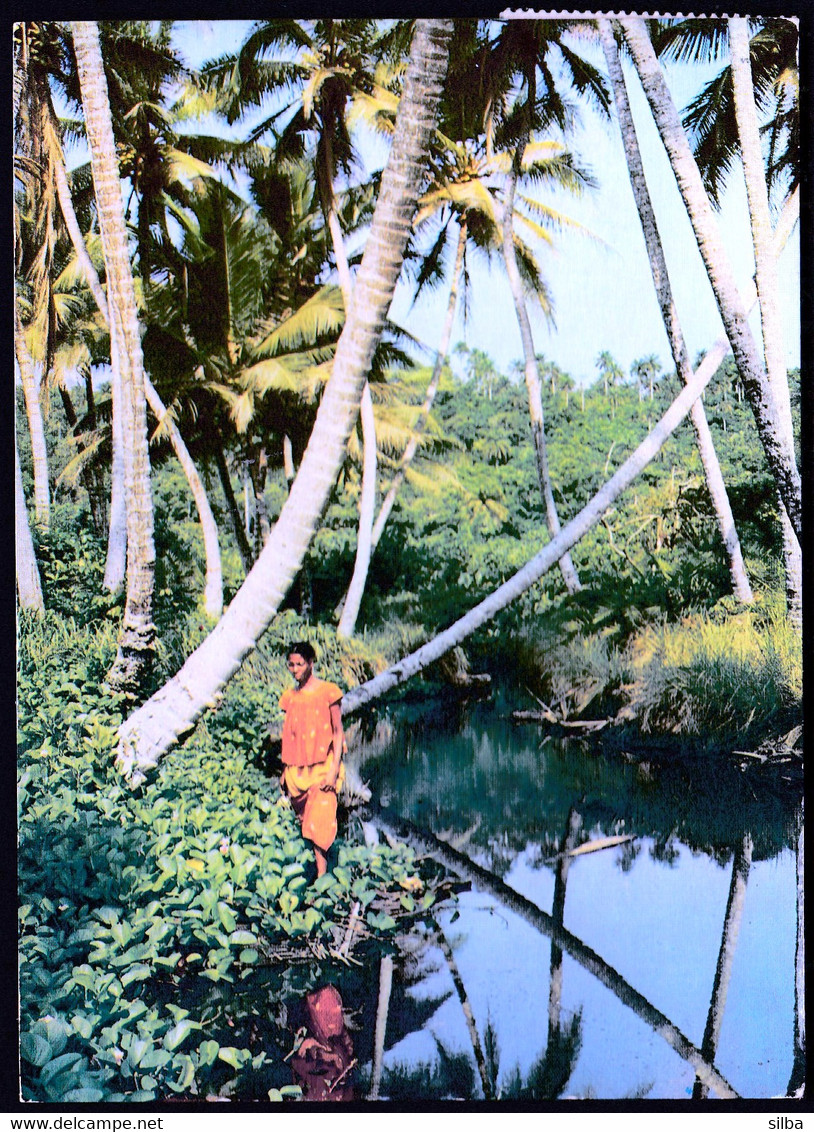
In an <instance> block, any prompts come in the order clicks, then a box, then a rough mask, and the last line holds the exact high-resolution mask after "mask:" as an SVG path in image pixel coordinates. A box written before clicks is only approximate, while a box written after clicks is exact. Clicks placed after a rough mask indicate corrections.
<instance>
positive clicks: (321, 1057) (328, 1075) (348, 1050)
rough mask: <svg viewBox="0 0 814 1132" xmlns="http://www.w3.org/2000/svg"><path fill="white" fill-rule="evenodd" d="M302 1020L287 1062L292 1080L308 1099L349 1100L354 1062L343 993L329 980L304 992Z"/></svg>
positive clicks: (352, 1097) (352, 1094)
mask: <svg viewBox="0 0 814 1132" xmlns="http://www.w3.org/2000/svg"><path fill="white" fill-rule="evenodd" d="M301 1012H302V1024H301V1025H300V1027H299V1028H298V1030H297V1035H296V1041H295V1046H294V1049H293V1050H292V1051H291V1054H290V1055H289V1057H290V1062H291V1070H292V1073H293V1079H294V1084H295V1085H299V1086H300V1088H301V1089H302V1095H303V1098H304V1099H305V1100H307V1101H351V1100H353V1099H354V1090H353V1084H352V1083H351V1080H350V1074H351V1070H352V1069H353V1067H354V1066H355V1065H356V1060H355V1059H354V1056H353V1042H352V1040H351V1037H350V1034H349V1033H348V1028H347V1025H346V1022H345V1016H344V1004H343V1002H342V996H341V995H340V993H339V991H338V990H337V989H336V987H334V986H331V985H330V984H329V985H327V986H324V987H320V988H319V989H318V990H314V991H311V992H310V993H309V994H307V995H305V997H304V999H303V1000H302V1005H301Z"/></svg>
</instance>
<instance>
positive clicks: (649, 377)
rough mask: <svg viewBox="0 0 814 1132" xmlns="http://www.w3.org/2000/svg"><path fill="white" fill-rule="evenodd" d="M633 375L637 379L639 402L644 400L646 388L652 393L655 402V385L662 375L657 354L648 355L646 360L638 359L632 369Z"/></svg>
mask: <svg viewBox="0 0 814 1132" xmlns="http://www.w3.org/2000/svg"><path fill="white" fill-rule="evenodd" d="M630 372H631V374H632V375H633V376H634V377H635V378H636V385H637V388H638V390H639V400H640V401H641V400H643V398H644V389H645V386H646V387H647V388H648V389H649V391H650V400H651V401H652V400H653V385H654V383H655V380H656V378H657V377H658V375H659V374H660V373H661V362H660V361H659V359H658V358H657V357H656V355H655V354H648V355H647V357H646V358H637V359H636V361H635V362H634V363H633V365H632V366H631V367H630Z"/></svg>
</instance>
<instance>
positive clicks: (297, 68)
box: [214, 20, 377, 637]
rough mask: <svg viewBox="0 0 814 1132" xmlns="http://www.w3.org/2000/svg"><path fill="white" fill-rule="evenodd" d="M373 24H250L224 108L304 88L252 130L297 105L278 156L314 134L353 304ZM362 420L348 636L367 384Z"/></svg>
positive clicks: (371, 488)
mask: <svg viewBox="0 0 814 1132" xmlns="http://www.w3.org/2000/svg"><path fill="white" fill-rule="evenodd" d="M375 26H376V25H375V22H374V21H371V20H315V21H312V22H309V23H302V22H299V21H291V20H271V21H265V22H263V23H259V24H257V25H255V27H254V28H253V29H252V32H251V34H250V35H249V37H248V39H247V40H246V42H245V43H244V45H243V47H242V48H241V50H240V52H239V54H238V56H237V58H236V59H235V61H234V64H233V68H232V72H231V75H230V76H229V84H230V89H229V92H228V93H229V95H230V98H229V103H228V111H227V112H228V114H229V116H231V117H236V116H238V115H239V114H240V113H242V112H243V111H245V109H246V106H247V102H248V105H252V104H254V103H256V101H257V100H258V99H260V98H261V97H262V94H263V93H269V92H270V91H274V90H278V89H279V88H280V85H281V84H283V83H287V84H297V86H299V87H300V88H301V90H300V93H299V94H298V97H297V98H296V100H295V101H294V102H292V103H290V104H289V106H288V107H287V108H286V111H280V110H275V112H274V115H273V118H272V119H268V118H266V119H264V120H263V122H261V124H260V125H259V126H257V127H255V128H254V130H253V131H252V140H254V139H259V138H262V137H263V136H264V134H266V133H267V132H268V131H269V129H270V128H271V126H272V123H273V122H274V121H276V120H279V119H280V117H281V114H284V113H286V112H288V113H289V114H290V111H291V110H292V109H294V113H293V115H291V116H290V117H289V120H288V121H287V122H286V124H285V126H284V127H283V129H282V130H281V132H280V134H279V137H278V139H277V143H276V145H275V158H276V160H277V161H279V160H281V159H282V160H283V161H284V160H285V159H286V158H288V157H290V156H292V155H293V156H295V157H296V158H298V159H300V158H301V157H302V156H303V153H304V146H305V141H304V139H305V138H306V137H307V136H308V135H315V138H316V144H315V149H314V155H313V169H314V179H315V182H316V185H317V191H318V195H319V199H320V203H321V207H322V212H323V215H324V218H325V224H326V227H327V229H328V231H329V233H330V238H331V245H332V248H333V253H334V261H335V264H336V269H337V273H338V276H339V285H340V287H341V289H342V295H343V298H344V302H345V310H346V311H349V310H350V304H351V301H352V294H353V282H352V278H351V273H350V265H349V263H348V257H347V252H346V249H345V244H344V237H343V233H342V228H341V225H340V222H339V217H338V215H337V201H336V191H335V187H334V186H335V180H336V177H337V175H338V173H339V172H340V171H344V172H346V173H349V172H350V169H351V166H352V164H353V162H354V151H353V145H352V142H351V138H350V134H349V132H348V125H347V109H348V105H349V103H350V101H351V99H352V97H353V94H354V91H355V90H356V89H360V88H361V89H364V88H365V87H367V86H369V83H370V80H369V77H368V72H369V63H370V57H371V56H370V52H371V49H372V47H373V43H374V39H375V36H374V29H375ZM280 47H288V48H289V49H290V48H293V49H294V52H295V57H294V59H293V60H268V59H267V55H268V52H269V51H270V50H272V51H273V50H274V49H278V48H280ZM224 69H225V61H224V60H221V61H219V63H218V64H217V69H216V71H215V72H214V74H215V75H216V76H218V77H220V78H222V77H223V75H224ZM360 420H361V426H362V435H363V446H364V462H363V472H362V493H361V496H360V513H359V534H358V540H357V548H356V558H355V563H354V569H353V576H352V578H351V581H350V585H349V587H348V593H347V596H346V598H345V601H344V607H343V610H342V616H341V618H340V622H339V628H338V632H339V635H340V636H341V637H349V636H351V635H352V634H353V631H354V629H355V626H356V619H357V617H358V613H359V607H360V604H361V600H362V595H363V593H364V588H365V583H366V580H367V573H368V568H369V564H370V554H371V549H372V528H373V518H374V513H375V503H376V474H377V465H376V435H375V416H374V412H373V401H372V398H371V394H370V390H369V389H365V390H364V391H363V394H362V403H361V415H360Z"/></svg>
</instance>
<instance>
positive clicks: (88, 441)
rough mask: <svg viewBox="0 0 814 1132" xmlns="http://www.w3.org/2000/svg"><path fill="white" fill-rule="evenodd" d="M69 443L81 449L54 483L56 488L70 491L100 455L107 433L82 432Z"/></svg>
mask: <svg viewBox="0 0 814 1132" xmlns="http://www.w3.org/2000/svg"><path fill="white" fill-rule="evenodd" d="M70 441H71V443H72V444H77V445H81V448H80V450H79V451H78V452H77V453H76V455H75V456H73V457H72V458H71V459H70V460H69V461H68V463H67V464H66V465H65V467H64V468H63V469H62V471H61V472H60V473H59V476H58V477H57V481H56V482H57V486H58V487H67V488H69V489H70V490H71V491H72V490H74V488H76V487H78V485H79V482H80V480H81V478H82V475H83V474H84V472H85V470H86V469H87V468H89V467H91V466H92V465H93V464H94V462H95V461H96V459H97V458H98V457H99V456H100V455H101V451H102V448H103V446H104V445H105V444H106V443H107V441H108V433H107V431H106V430H103V429H97V430H95V431H94V432H83V433H82V434H81V435H79V436H73V437H71V438H70Z"/></svg>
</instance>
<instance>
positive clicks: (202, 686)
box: [118, 20, 453, 783]
mask: <svg viewBox="0 0 814 1132" xmlns="http://www.w3.org/2000/svg"><path fill="white" fill-rule="evenodd" d="M452 26H453V25H452V21H451V20H417V21H416V27H415V33H414V37H413V45H412V48H411V52H410V60H409V63H408V67H407V74H406V76H405V84H404V93H403V95H402V98H401V102H400V104H399V109H398V113H397V116H396V126H395V133H394V137H393V144H392V148H391V150H390V155H389V157H388V161H387V165H386V167H385V170H384V173H383V175H382V185H381V190H380V193H379V198H378V201H377V203H376V209H375V212H374V216H373V222H372V224H371V228H370V234H369V237H368V240H367V244H366V247H365V252H364V256H363V258H362V263H361V266H360V269H359V274H358V276H357V280H356V288H355V294H354V301H353V303H352V304H351V310H350V313H349V315H348V318H347V319H346V322H345V326H344V328H343V331H342V334H341V336H340V339H339V342H338V344H337V349H336V355H335V357H334V363H333V368H332V372H331V377H330V379H329V381H328V384H327V386H326V388H325V392H324V394H323V397H322V401H321V403H320V406H319V410H318V412H317V417H316V421H315V424H314V429H313V432H312V434H311V438H310V440H309V443H308V447H307V448H306V451H305V454H304V456H303V459H302V463H301V465H300V470H299V473H298V475H297V478H296V480H295V482H294V484H293V486H292V489H291V494H290V495H289V497H288V499H287V500H286V503H285V504H284V506H283V508H282V511H281V513H280V517H279V519H278V520H277V523H276V525H275V528H274V530H273V531H272V534H271V537H270V538H269V541H268V543H267V544H266V546H265V548H264V550H263V553H262V554H261V556H260V558H259V559H258V561H257V562H256V563H255V566H254V568H253V569H252V570H251V572H250V573H249V576H248V577H247V579H246V581H245V582H244V584H243V586H241V588H240V591H239V592H238V593H237V594H236V596H235V598H234V599H233V601H232V602H231V604H230V606H229V608H228V609H227V610H226V612H225V613H224V615H223V617H222V618H221V619H220V621H219V622H218V624H217V625H216V627H215V628H214V629H213V631H212V632H211V633H210V634H209V636H208V637H207V639H206V640H205V641H204V642H203V643H202V644H201V645H200V646H199V647H198V648H197V649H196V650H195V652H194V653H193V654H192V655H191V656H190V657H189V659H188V660H187V662H186V663H185V664H184V666H183V667H182V668H181V670H180V671H179V672H178V673H177V674H176V675H175V676H174V677H173V678H172V679H171V680H170V681H169V682H168V683H167V684H165V685H164V686H163V687H162V688H161V689H159V691H158V692H156V693H155V695H153V696H152V697H151V698H150V699H149V700H148V701H147V702H146V703H145V704H144V705H142V707H140V708H139V709H138V710H137V711H135V712H134V713H133V714H132V715H131V716H130V717H129V718H128V719H127V720H125V722H124V723H123V724H122V726H121V728H120V729H119V746H118V766H119V768H120V770H121V771H122V773H123V774H124V775H125V776H126V777H127V778H128V779H129V780H130V781H131V782H133V783H138V782H140V781H143V779H144V777H145V775H146V773H147V772H148V771H149V770H150V769H151V768H152V767H154V766H156V764H157V763H158V761H159V759H160V758H161V757H162V756H163V755H164V753H165V752H166V751H167V749H168V748H169V747H170V746H172V744H173V743H174V742H176V741H177V739H178V738H179V737H180V736H181V735H184V734H186V733H187V732H188V731H190V730H191V728H192V727H193V726H194V724H195V721H196V720H197V719H198V717H199V716H200V715H201V713H202V712H203V711H204V710H205V709H206V708H207V707H208V706H210V705H212V704H213V703H215V702H216V701H217V699H218V697H219V696H220V695H221V694H222V690H223V687H224V685H225V684H226V682H227V681H228V680H229V679H230V678H231V677H232V675H234V673H235V672H236V671H237V669H238V668H239V667H240V664H241V663H242V661H243V659H244V657H245V656H246V655H247V654H248V653H249V652H250V651H251V650H252V649H253V648H254V647H255V645H256V643H257V640H258V639H259V637H260V635H261V634H262V633H263V631H264V630H265V628H266V627H267V625H268V624H269V622H270V621H271V619H272V618H273V617H274V615H275V613H276V612H277V610H278V609H279V607H280V604H281V602H282V601H283V599H284V597H285V595H286V593H287V592H288V589H289V587H290V585H291V583H292V581H293V579H294V577H295V576H296V574H297V572H298V570H299V569H300V567H301V565H302V562H303V558H304V557H305V553H306V551H307V549H308V546H309V544H310V542H311V540H312V538H313V536H314V533H315V531H316V529H317V526H318V525H319V522H320V519H321V517H322V514H323V512H324V510H325V507H326V506H327V504H328V499H329V495H330V491H331V488H332V487H333V484H334V483H335V481H336V477H337V475H338V473H339V470H340V468H341V466H342V462H343V460H344V458H345V452H346V447H347V443H348V438H349V436H350V433H351V430H352V429H353V427H354V425H355V423H356V417H357V415H358V413H359V406H360V402H361V399H362V391H363V389H364V385H365V381H366V379H367V374H368V372H369V369H370V365H371V362H372V359H373V353H374V351H375V349H376V345H377V343H378V341H379V339H380V337H381V333H382V329H383V327H384V320H385V318H386V315H387V311H388V308H389V305H390V302H391V300H392V296H393V291H394V289H395V286H396V281H397V279H398V276H399V273H400V270H401V263H402V258H403V255H404V249H405V247H406V243H407V237H408V234H409V230H410V224H411V220H412V217H413V212H414V208H415V202H416V200H417V196H418V188H419V183H420V178H421V172H422V166H423V161H424V158H425V154H426V152H427V150H428V146H429V139H430V133H431V130H432V128H433V125H434V121H435V115H436V111H437V108H438V103H439V100H440V96H441V90H442V87H443V82H444V76H445V73H446V67H447V58H448V49H449V39H450V37H451V34H452Z"/></svg>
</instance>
